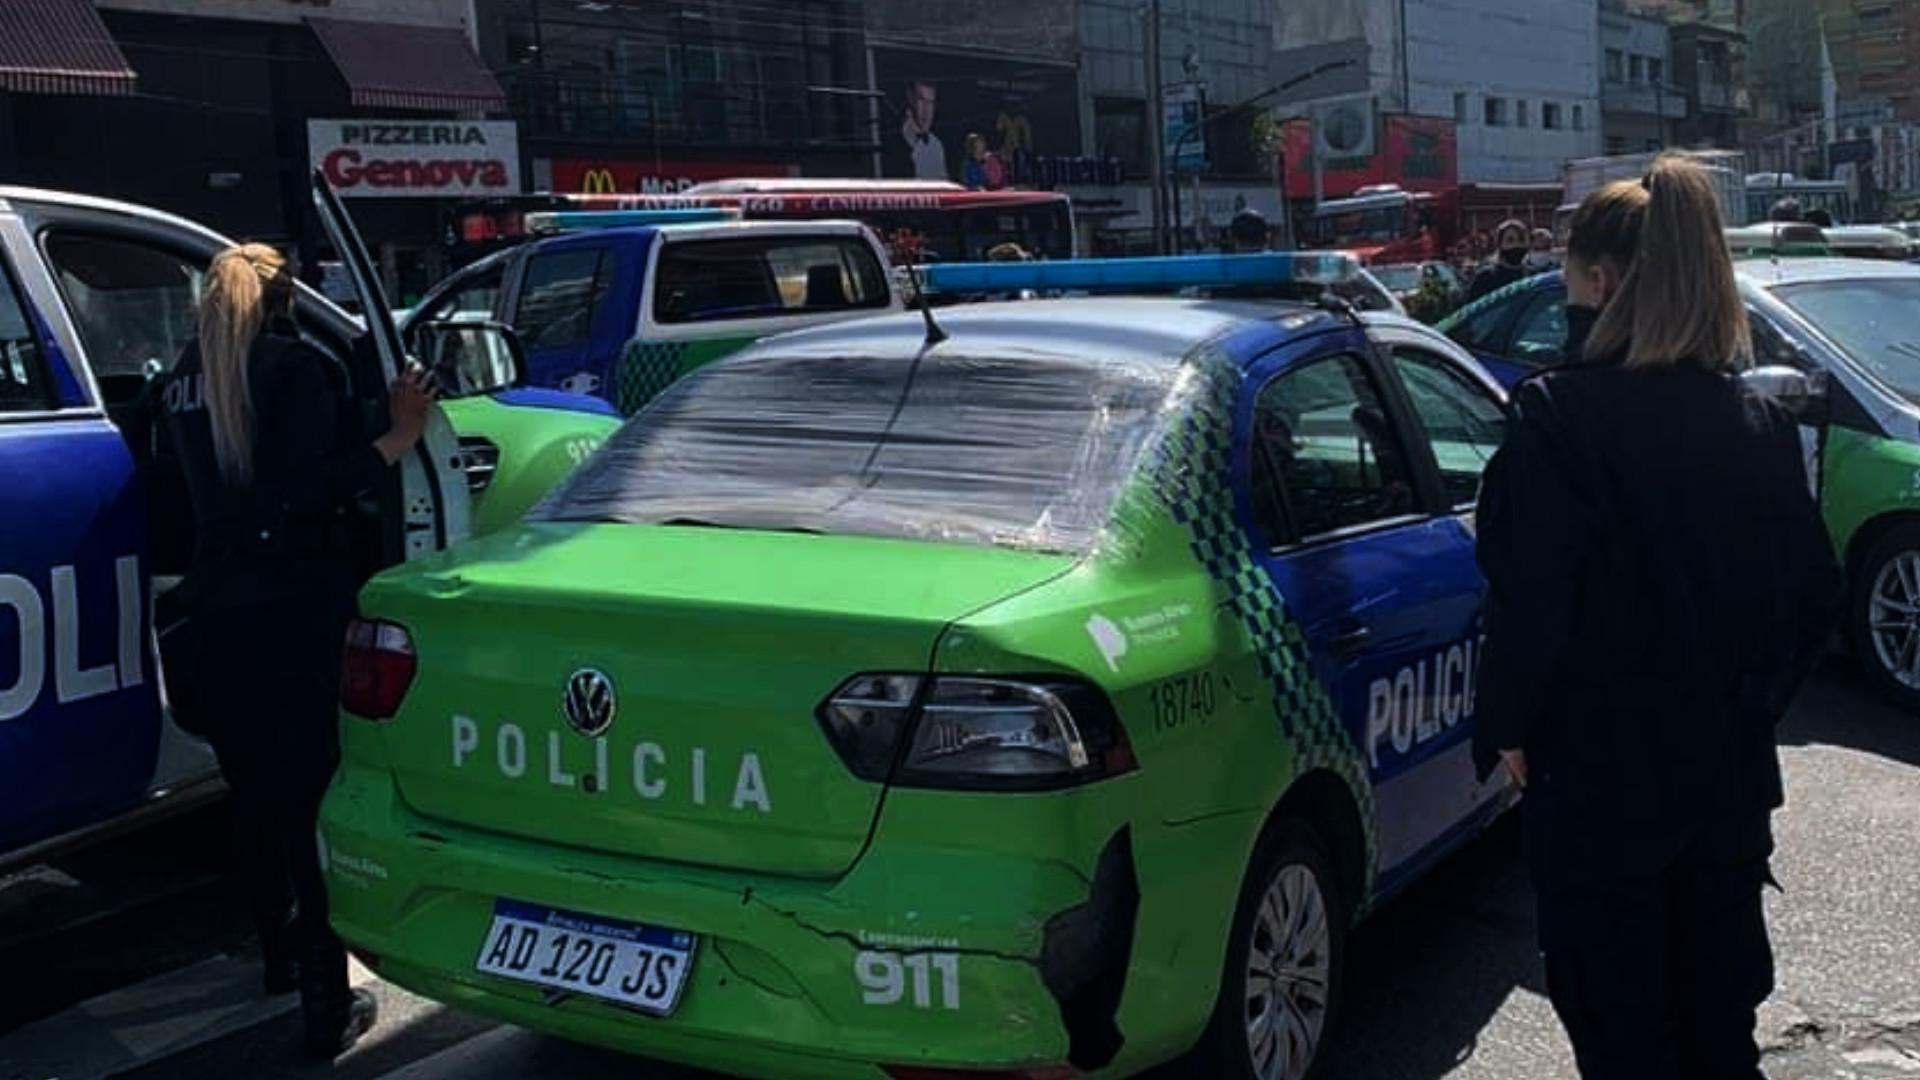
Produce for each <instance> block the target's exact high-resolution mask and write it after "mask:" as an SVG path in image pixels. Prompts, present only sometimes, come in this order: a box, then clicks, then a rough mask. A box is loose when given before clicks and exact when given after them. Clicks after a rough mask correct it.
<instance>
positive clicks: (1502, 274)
mask: <svg viewBox="0 0 1920 1080" xmlns="http://www.w3.org/2000/svg"><path fill="white" fill-rule="evenodd" d="M1493 238H1494V245H1495V251H1496V253H1495V255H1494V261H1493V265H1492V266H1489V267H1486V268H1485V269H1483V270H1481V271H1480V272H1479V273H1478V274H1475V275H1474V276H1473V287H1472V288H1471V289H1468V290H1467V303H1469V304H1471V303H1473V302H1474V301H1475V300H1478V299H1480V298H1481V297H1483V296H1486V295H1488V294H1490V293H1495V292H1499V291H1500V290H1501V289H1504V288H1506V287H1507V286H1509V285H1511V284H1513V283H1514V282H1516V281H1519V280H1520V279H1522V278H1524V277H1526V276H1527V275H1528V270H1527V265H1526V264H1527V249H1528V245H1529V243H1530V242H1531V241H1532V236H1531V234H1530V233H1529V232H1528V231H1527V225H1526V222H1523V221H1517V220H1511V219H1510V220H1507V221H1503V222H1501V223H1500V227H1499V228H1497V229H1495V230H1494V231H1493Z"/></svg>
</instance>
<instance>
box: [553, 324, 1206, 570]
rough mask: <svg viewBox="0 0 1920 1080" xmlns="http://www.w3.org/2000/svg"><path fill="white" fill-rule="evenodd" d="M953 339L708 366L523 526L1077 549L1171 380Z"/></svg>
mask: <svg viewBox="0 0 1920 1080" xmlns="http://www.w3.org/2000/svg"><path fill="white" fill-rule="evenodd" d="M956 344H957V343H949V344H947V345H943V346H940V347H938V348H936V349H932V350H928V351H926V352H924V353H922V354H921V355H920V356H918V357H901V356H888V357H878V356H823V355H798V356H793V355H789V356H782V355H778V354H771V353H764V352H754V353H748V354H743V355H741V356H738V357H735V358H732V359H729V360H726V361H722V362H721V363H719V364H715V365H713V366H711V367H708V368H705V369H703V370H701V371H699V372H696V373H695V374H693V375H691V376H689V377H688V378H686V379H684V380H682V381H681V382H680V383H678V384H677V385H675V386H674V387H673V388H672V389H671V390H669V391H667V392H666V393H665V394H663V395H661V396H660V397H659V398H658V399H656V400H655V402H654V403H653V404H652V405H651V406H649V407H648V408H647V409H646V411H644V412H642V413H641V414H639V415H638V416H636V417H634V418H633V419H632V420H630V421H628V423H627V424H626V426H625V427H623V428H621V429H620V430H619V431H618V432H616V433H615V434H614V435H613V437H612V438H610V439H609V440H608V441H607V443H606V445H605V446H604V447H602V448H601V450H600V451H599V452H598V453H597V454H595V455H594V456H593V457H592V458H590V459H589V460H588V461H587V462H586V463H585V464H584V465H582V466H581V467H580V469H578V470H577V471H576V472H575V473H574V474H573V475H572V476H571V477H570V478H569V479H568V480H567V482H566V483H564V484H563V485H561V486H560V487H559V488H558V489H556V490H555V491H554V492H553V494H551V495H550V496H548V498H547V499H546V501H545V502H543V503H542V504H541V505H540V506H539V507H537V508H536V509H535V510H534V511H533V513H532V515H531V518H530V519H531V520H535V521H598V522H623V523H629V524H683V525H705V526H721V527H733V528H744V529H775V530H791V531H797V532H817V533H826V534H835V535H860V536H883V537H901V538H911V539H931V540H942V541H951V542H957V543H975V544H990V545H995V546H1001V547H1014V548H1027V549H1034V550H1042V551H1064V552H1075V553H1084V552H1088V551H1091V550H1092V549H1093V547H1094V545H1095V544H1096V543H1097V541H1098V540H1099V538H1100V536H1101V532H1102V530H1103V528H1104V527H1105V526H1106V525H1107V521H1108V518H1109V516H1110V514H1111V511H1112V509H1113V506H1114V503H1115V501H1116V499H1117V498H1118V496H1119V495H1120V493H1121V491H1122V490H1123V489H1124V488H1125V487H1126V485H1127V483H1128V482H1129V480H1130V479H1131V478H1132V477H1133V475H1134V472H1135V469H1136V466H1138V465H1139V464H1140V463H1141V462H1142V461H1143V460H1144V459H1143V453H1144V451H1145V450H1146V449H1147V448H1148V447H1149V446H1150V445H1151V444H1152V443H1153V442H1154V441H1155V439H1156V437H1157V434H1158V432H1159V431H1160V429H1161V427H1162V425H1163V421H1164V419H1165V417H1166V414H1167V413H1168V411H1169V410H1170V409H1172V408H1174V407H1175V406H1176V404H1177V399H1178V398H1179V397H1180V396H1181V395H1180V393H1179V390H1178V387H1179V386H1180V384H1181V383H1182V382H1183V380H1182V377H1181V373H1182V370H1183V369H1182V368H1181V367H1180V365H1179V364H1178V363H1177V362H1175V361H1173V360H1167V361H1164V362H1145V361H1129V362H1112V363H1108V362H1101V361H1098V360H1089V359H1084V358H1079V357H1062V356H1059V355H1057V354H1042V353H1034V354H1026V355H1019V354H1009V353H1006V352H999V353H996V354H995V355H991V356H984V355H970V354H968V353H967V352H965V351H964V350H962V349H958V348H955V345H956Z"/></svg>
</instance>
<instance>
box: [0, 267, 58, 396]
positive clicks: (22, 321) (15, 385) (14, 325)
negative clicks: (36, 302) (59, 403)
mask: <svg viewBox="0 0 1920 1080" xmlns="http://www.w3.org/2000/svg"><path fill="white" fill-rule="evenodd" d="M54 405H55V402H54V398H53V385H52V383H51V382H50V381H49V380H48V379H47V369H46V364H45V363H44V362H43V360H42V359H41V356H40V344H39V339H38V338H37V337H35V336H34V330H33V323H32V321H31V320H29V319H28V318H27V311H26V304H25V302H23V301H22V300H21V299H20V293H19V290H18V289H16V288H15V287H14V284H13V278H12V276H11V275H10V274H8V273H7V272H6V268H5V267H4V266H0V413H10V412H39V411H40V410H42V409H51V408H53V407H54Z"/></svg>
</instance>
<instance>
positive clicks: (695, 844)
mask: <svg viewBox="0 0 1920 1080" xmlns="http://www.w3.org/2000/svg"><path fill="white" fill-rule="evenodd" d="M1071 565H1072V560H1071V558H1069V557H1066V556H1058V555H1042V554H1034V553H1030V552H1021V551H1011V550H1003V549H997V548H991V547H983V546H958V545H948V544H930V543H919V542H912V541H902V540H888V539H874V538H864V537H844V536H819V535H804V534H794V533H771V532H757V531H745V530H730V529H718V528H705V527H687V526H646V525H616V524H559V523H556V524H532V525H526V526H522V527H519V528H516V529H511V530H508V531H506V532H504V533H501V534H498V535H496V536H492V537H488V538H485V539H482V540H480V541H478V542H475V543H472V544H468V545H465V546H463V547H462V548H461V549H460V550H459V551H458V552H457V553H455V555H454V556H452V557H449V558H439V559H433V560H428V561H426V562H424V563H422V564H420V565H418V566H416V567H411V568H406V569H403V570H399V571H395V572H393V573H390V574H388V575H386V576H384V577H382V578H379V579H376V581H375V582H374V583H373V584H372V585H371V586H370V587H369V589H368V591H367V592H366V594H365V595H364V596H363V599H362V610H363V611H364V612H365V613H366V614H367V616H368V617H377V618H384V619H390V620H393V621H396V622H399V623H401V624H402V625H404V626H406V627H407V629H408V630H409V631H410V633H411V634H412V637H413V642H414V648H415V650H416V651H417V654H418V657H419V670H418V675H417V676H416V678H415V680H414V682H413V686H412V688H411V690H410V691H409V692H408V694H407V697H406V700H405V702H404V703H403V705H402V707H401V709H400V712H399V714H398V715H397V716H396V717H395V718H394V719H393V720H392V721H391V722H390V723H388V724H386V725H384V726H382V727H381V728H380V729H379V731H380V737H381V738H382V739H384V740H385V743H386V748H387V751H388V758H389V760H390V761H391V762H392V766H393V771H394V775H395V779H396V781H397V783H398V785H399V788H400V791H401V793H402V795H403V797H404V798H405V799H406V800H407V802H408V803H409V804H410V805H412V806H413V807H414V808H415V809H417V810H419V811H420V812H421V813H423V814H425V815H427V816H429V817H432V818H436V819H440V820H444V821H448V822H457V823H459V824H462V825H467V826H472V827H476V828H482V829H488V830H492V831H496V832H500V833H507V834H512V835H515V836H521V837H527V838H531V839H538V840H543V841H549V842H553V843H558V844H564V845H569V846H575V847H583V848H593V849H598V850H603V851H609V852H614V853H618V854H626V855H634V856H641V857H647V858H659V859H667V860H672V861H676V862H683V863H691V864H701V865H708V866H715V867H725V868H730V869H750V870H757V871H765V872H773V873H782V874H791V875H798V876H820V877H825V876H832V875H835V874H838V873H839V872H841V871H843V870H845V869H846V868H847V867H848V866H850V865H851V864H852V862H853V861H854V859H855V858H857V857H858V855H859V853H860V850H861V848H862V847H863V845H864V844H865V842H866V838H867V835H868V832H869V830H870V828H871V826H872V822H873V816H874V813H875V811H876V809H877V807H878V804H879V799H880V794H881V790H882V786H881V785H880V784H876V783H870V782H867V781H862V780H859V779H857V778H856V777H855V776H854V775H853V774H852V772H850V771H849V770H848V768H847V767H846V765H845V764H843V763H842V761H841V759H840V757H839V755H838V754H837V753H836V751H835V750H834V748H833V745H832V744H831V743H830V742H829V741H828V739H827V737H826V734H825V732H824V731H823V730H822V728H821V726H820V723H819V721H818V720H817V719H816V717H815V709H816V707H817V706H818V705H819V704H820V702H821V701H822V700H824V699H825V698H826V697H827V696H828V694H829V693H830V692H831V691H832V690H834V689H835V688H836V687H837V686H839V685H840V684H841V683H842V682H843V681H845V680H846V679H847V678H848V677H850V676H852V675H854V674H856V673H859V672H863V671H907V672H917V671H925V670H927V669H928V666H929V659H930V657H931V654H932V652H933V649H934V646H935V644H936V643H937V641H938V639H939V637H940V634H941V633H942V631H943V630H944V629H945V628H946V627H947V625H948V624H950V623H951V622H953V621H954V620H955V619H958V618H961V617H963V616H965V615H967V614H968V613H970V612H973V611H976V610H978V609H980V608H982V607H984V606H987V605H989V604H992V603H994V602H995V601H998V600H1001V599H1003V598H1005V597H1008V596H1011V595H1013V594H1015V593H1018V592H1020V591H1023V590H1025V589H1028V588H1031V587H1033V586H1034V585H1037V584H1039V583H1041V582H1044V581H1047V580H1049V579H1050V578H1052V577H1054V576H1056V575H1058V574H1060V573H1062V572H1063V571H1065V570H1066V569H1068V568H1069V567H1070V566H1071ZM593 673H598V675H600V676H604V678H605V680H606V684H602V685H595V683H596V680H595V677H594V674H593ZM607 684H610V691H611V692H610V697H611V702H610V703H604V704H610V705H611V708H610V710H608V709H604V708H601V707H599V706H597V705H596V703H595V702H596V699H597V698H599V697H601V696H602V692H603V691H605V690H606V689H607V688H608V686H607ZM569 697H572V698H573V703H572V712H573V714H574V715H573V716H572V717H571V718H570V717H569V715H568V711H569V708H568V698H569ZM582 718H584V719H585V721H586V722H585V723H582ZM603 720H604V721H605V722H606V723H607V726H606V727H605V728H604V729H603V730H598V731H596V730H595V729H596V728H598V725H599V723H600V722H601V721H603ZM355 722H358V721H355Z"/></svg>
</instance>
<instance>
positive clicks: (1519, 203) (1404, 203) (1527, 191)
mask: <svg viewBox="0 0 1920 1080" xmlns="http://www.w3.org/2000/svg"><path fill="white" fill-rule="evenodd" d="M1560 198H1561V187H1560V185H1559V184H1458V185H1455V186H1453V187H1449V188H1443V189H1441V190H1439V191H1404V190H1402V189H1401V188H1399V187H1397V186H1395V185H1392V184H1380V185H1375V186H1372V187H1363V188H1361V189H1360V190H1359V191H1358V192H1357V193H1356V194H1355V195H1354V196H1353V197H1352V198H1350V199H1332V200H1329V201H1327V202H1324V203H1321V204H1320V209H1319V210H1318V211H1317V212H1316V213H1314V215H1313V216H1312V217H1310V218H1309V219H1308V220H1307V223H1306V229H1305V236H1304V240H1305V243H1304V245H1303V246H1305V247H1310V248H1341V249H1344V250H1347V251H1351V252H1353V253H1354V254H1355V255H1357V256H1359V258H1360V260H1361V261H1362V262H1364V263H1367V264H1369V265H1375V266H1385V265H1390V264H1394V263H1409V262H1425V261H1428V260H1432V259H1444V258H1447V257H1448V255H1449V254H1450V253H1451V252H1452V249H1453V246H1454V244H1456V243H1458V242H1459V241H1461V240H1468V241H1472V240H1474V239H1476V238H1478V237H1486V238H1488V239H1490V238H1491V234H1492V232H1493V230H1494V229H1495V228H1497V227H1498V226H1499V224H1500V223H1501V222H1503V221H1507V220H1517V221H1520V222H1522V223H1524V224H1526V225H1527V226H1528V227H1530V228H1531V227H1539V228H1549V227H1551V226H1552V225H1553V214H1554V210H1555V209H1556V208H1558V206H1559V205H1560Z"/></svg>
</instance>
